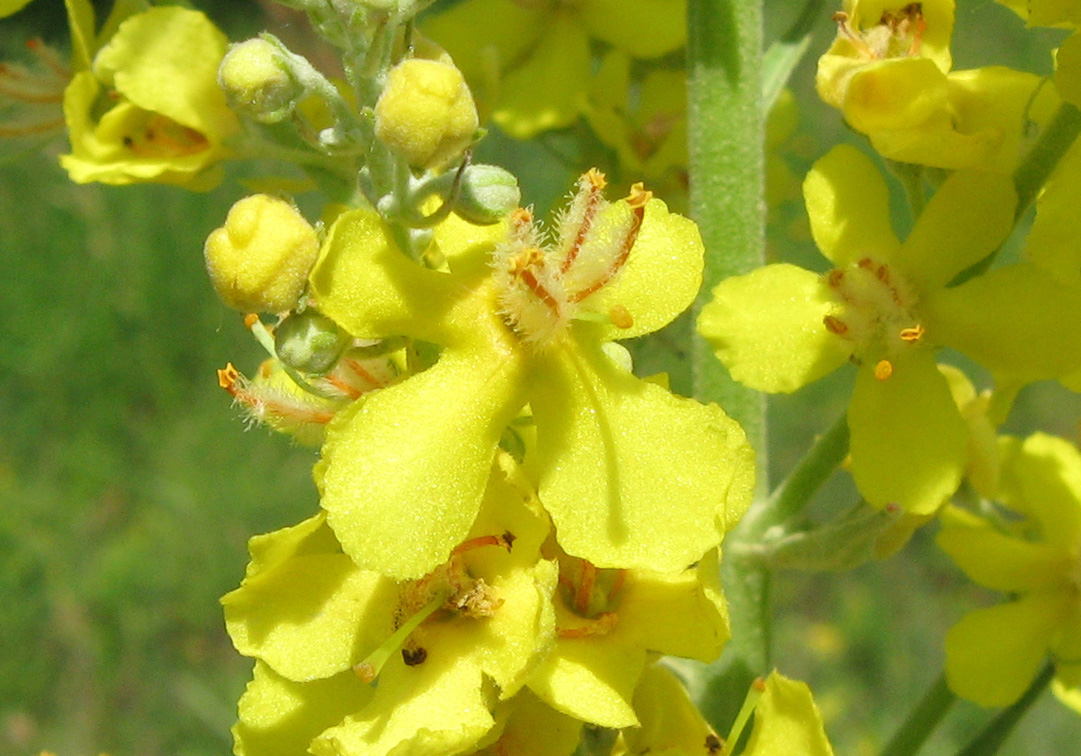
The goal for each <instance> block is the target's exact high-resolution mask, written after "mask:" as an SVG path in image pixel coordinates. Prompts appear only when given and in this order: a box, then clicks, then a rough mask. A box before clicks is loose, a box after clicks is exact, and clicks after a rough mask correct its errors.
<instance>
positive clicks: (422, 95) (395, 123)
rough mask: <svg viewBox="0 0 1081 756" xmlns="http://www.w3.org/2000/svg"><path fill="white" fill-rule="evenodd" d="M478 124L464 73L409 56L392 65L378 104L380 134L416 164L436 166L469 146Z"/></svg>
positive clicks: (376, 120)
mask: <svg viewBox="0 0 1081 756" xmlns="http://www.w3.org/2000/svg"><path fill="white" fill-rule="evenodd" d="M478 124H479V121H478V118H477V108H476V105H474V104H473V95H472V94H471V93H470V92H469V87H468V86H466V83H465V79H464V78H462V73H461V71H459V70H458V69H457V68H455V67H454V66H453V65H450V64H448V63H444V62H441V61H436V60H423V59H421V58H410V59H408V60H404V61H402V62H401V63H399V64H398V65H396V66H395V67H394V68H392V69H391V71H390V74H389V76H388V77H387V85H386V88H385V89H384V90H383V93H382V94H381V95H380V96H379V101H378V102H377V103H376V104H375V134H376V136H377V137H378V138H379V140H380V141H382V142H383V143H384V144H386V145H387V146H388V147H390V148H391V149H393V150H395V151H396V152H398V153H399V154H401V155H402V156H403V157H404V158H405V159H406V160H407V161H408V162H409V164H410V165H411V166H413V167H415V168H435V167H438V166H440V165H442V164H443V163H446V162H447V161H449V160H451V159H453V158H455V157H457V156H458V155H459V154H461V153H462V152H463V151H464V150H465V149H466V148H467V147H468V146H469V143H470V141H471V140H472V138H473V134H474V133H475V132H476V130H477V126H478Z"/></svg>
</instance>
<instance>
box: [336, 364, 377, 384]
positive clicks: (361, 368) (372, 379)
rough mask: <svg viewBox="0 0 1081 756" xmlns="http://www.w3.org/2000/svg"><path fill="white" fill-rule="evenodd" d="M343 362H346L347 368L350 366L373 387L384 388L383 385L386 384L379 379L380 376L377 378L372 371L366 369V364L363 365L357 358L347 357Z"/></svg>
mask: <svg viewBox="0 0 1081 756" xmlns="http://www.w3.org/2000/svg"><path fill="white" fill-rule="evenodd" d="M343 363H344V364H345V366H346V367H347V368H349V369H350V370H352V371H353V372H354V373H356V374H357V376H358V377H360V378H361V379H362V380H364V381H366V382H367V383H368V384H369V385H370V386H371V387H372V388H382V387H383V385H384V384H383V382H382V381H381V380H379V379H378V378H376V377H375V376H374V375H372V374H371V373H369V372H368V371H367V370H365V369H364V366H363V365H361V364H360V363H359V362H357V361H356V360H350V359H347V360H343Z"/></svg>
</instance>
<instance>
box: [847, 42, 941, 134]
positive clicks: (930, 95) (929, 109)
mask: <svg viewBox="0 0 1081 756" xmlns="http://www.w3.org/2000/svg"><path fill="white" fill-rule="evenodd" d="M947 97H948V88H947V86H946V74H944V73H943V72H942V71H941V70H940V69H939V67H938V66H937V65H935V62H934V61H932V60H928V59H927V58H888V59H886V60H881V61H876V62H874V63H867V64H861V65H859V67H858V70H857V71H856V72H855V73H854V74H853V75H852V78H851V79H850V80H849V82H848V89H847V91H846V92H845V97H844V105H843V107H842V111H843V112H844V116H845V120H846V121H848V123H849V124H850V125H851V126H852V128H854V129H855V130H856V131H858V132H860V133H861V134H874V133H876V132H879V131H891V130H913V129H919V128H920V127H921V126H923V125H924V124H926V123H927V122H928V121H929V120H931V119H933V118H935V117H936V116H938V115H939V114H944V113H947V112H948V105H947Z"/></svg>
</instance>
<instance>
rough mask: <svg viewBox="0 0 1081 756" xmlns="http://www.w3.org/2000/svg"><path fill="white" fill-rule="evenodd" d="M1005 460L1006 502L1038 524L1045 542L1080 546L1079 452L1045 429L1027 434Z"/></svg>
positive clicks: (1080, 455)
mask: <svg viewBox="0 0 1081 756" xmlns="http://www.w3.org/2000/svg"><path fill="white" fill-rule="evenodd" d="M1017 452H1018V453H1016V454H1013V455H1010V457H1009V458H1008V460H1007V462H1006V464H1007V465H1008V466H1009V469H1008V474H1009V475H1010V476H1011V483H1013V485H1014V486H1015V487H1016V488H1015V489H1014V491H1015V493H1014V495H1011V496H1009V497H1008V498H1007V497H1005V496H1004V497H1003V498H1004V500H1005V501H1006V503H1007V504H1008V505H1009V506H1011V507H1012V508H1014V509H1016V510H1017V511H1018V512H1021V513H1022V514H1025V515H1028V516H1029V517H1032V518H1034V519H1035V520H1036V521H1037V522H1038V523H1039V525H1040V531H1041V532H1040V535H1041V537H1042V539H1043V540H1045V541H1047V542H1048V543H1051V544H1055V545H1057V546H1060V547H1065V548H1066V549H1077V548H1078V547H1079V546H1081V452H1078V450H1077V447H1076V446H1074V445H1073V444H1072V443H1070V442H1069V441H1066V440H1065V439H1062V438H1056V437H1055V436H1049V435H1047V434H1046V433H1035V434H1033V435H1031V436H1029V437H1028V438H1026V439H1025V440H1024V441H1023V442H1022V443H1021V446H1020V448H1019V449H1018V450H1017Z"/></svg>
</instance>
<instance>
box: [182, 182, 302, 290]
mask: <svg viewBox="0 0 1081 756" xmlns="http://www.w3.org/2000/svg"><path fill="white" fill-rule="evenodd" d="M203 252H204V255H205V257H206V267H207V271H208V272H209V273H210V280H211V281H212V282H213V284H214V289H215V290H216V291H217V292H218V296H220V297H221V298H222V301H223V302H225V304H227V305H229V306H230V307H232V308H234V309H237V310H240V311H241V312H283V311H285V310H290V309H292V308H293V307H294V306H295V305H296V303H297V300H298V299H299V298H300V295H301V293H302V292H303V291H304V286H305V284H306V283H307V280H308V272H309V271H310V270H311V268H312V266H313V265H314V264H315V258H316V256H317V255H318V254H319V240H318V238H317V237H316V234H315V229H314V228H312V226H311V224H309V223H308V221H306V220H304V216H302V215H301V214H300V212H299V211H298V210H297V209H296V208H295V207H293V206H292V205H291V204H290V203H288V202H286V201H285V200H281V199H277V198H276V197H270V196H268V195H265V194H255V195H252V196H251V197H245V198H244V199H242V200H240V201H239V202H237V203H236V204H235V205H233V207H232V208H231V209H230V210H229V215H228V216H227V217H226V219H225V225H224V226H222V227H221V228H218V229H215V230H214V231H212V232H211V234H210V236H209V237H207V240H206V247H205V248H204V250H203Z"/></svg>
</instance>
